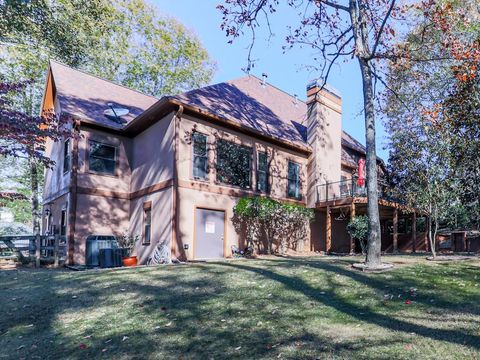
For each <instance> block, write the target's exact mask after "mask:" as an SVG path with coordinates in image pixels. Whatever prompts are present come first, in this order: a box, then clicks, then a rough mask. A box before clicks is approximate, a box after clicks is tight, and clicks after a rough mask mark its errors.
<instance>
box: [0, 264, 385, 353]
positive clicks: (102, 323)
mask: <svg viewBox="0 0 480 360" xmlns="http://www.w3.org/2000/svg"><path fill="white" fill-rule="evenodd" d="M222 265H225V264H222ZM242 267H243V266H242ZM245 270H248V272H247V273H243V274H242V275H238V274H236V275H235V274H234V275H235V276H240V277H242V279H245V277H247V278H248V274H249V272H250V268H249V267H245ZM231 275H232V274H231V268H230V267H220V266H211V265H208V264H207V265H201V264H199V265H190V266H188V267H185V268H182V267H173V268H169V269H168V268H158V269H145V270H143V269H142V270H140V269H137V270H127V271H111V272H97V273H95V272H91V273H63V274H62V273H55V272H51V273H46V274H40V273H38V274H35V273H31V274H18V279H19V280H15V281H12V280H10V281H8V282H6V283H5V284H4V285H5V286H4V287H2V288H0V300H2V302H3V303H4V304H5V306H4V308H3V311H4V313H3V316H4V318H3V320H2V319H0V346H1V347H2V349H4V350H5V351H9V354H10V356H11V357H12V358H19V357H27V358H49V359H64V358H68V359H86V358H89V359H90V358H102V357H103V358H105V357H106V358H126V359H129V358H161V359H166V358H175V359H178V358H184V359H189V358H210V357H213V358H243V359H245V358H247V359H253V358H270V357H277V355H278V353H279V351H285V349H286V348H290V350H288V351H289V354H290V355H289V354H288V353H287V354H284V356H283V358H289V357H290V358H298V357H299V356H300V357H301V358H316V357H318V354H321V353H322V352H323V353H325V354H332V353H335V352H338V353H342V352H346V353H347V354H350V353H351V352H352V351H362V349H364V348H365V347H376V346H378V347H382V346H388V345H391V343H392V341H391V340H388V341H387V340H381V341H376V340H372V341H370V342H367V343H361V342H358V341H345V342H342V343H335V344H333V343H332V341H331V338H329V337H326V336H325V337H322V336H319V335H318V334H313V333H311V332H309V331H308V330H304V331H302V329H296V330H298V331H297V333H295V334H293V333H292V326H293V325H292V324H295V323H301V322H302V321H305V318H304V316H302V315H298V316H295V315H294V314H288V315H285V318H283V314H282V315H281V316H282V318H281V319H279V318H278V315H273V314H272V313H271V311H270V310H269V309H267V306H266V304H267V303H272V302H273V303H274V304H280V303H281V304H283V305H284V306H285V300H286V299H282V298H279V299H266V297H265V296H264V293H263V292H257V291H255V290H253V289H251V290H250V291H249V286H250V285H249V284H248V283H246V284H244V285H240V287H239V289H238V292H234V291H233V292H232V288H231V287H229V286H230V285H231V284H229V282H230V281H231ZM267 275H269V274H268V273H267ZM229 276H230V278H229ZM2 280H4V278H3V277H2ZM254 280H255V279H252V281H254ZM18 281H20V282H22V283H18ZM249 281H250V280H249ZM242 286H243V287H242ZM294 296H298V295H297V294H295V295H294ZM12 298H15V300H12ZM4 300H5V301H4ZM287 300H288V299H287ZM262 304H263V305H264V306H265V308H262ZM286 304H288V303H286ZM259 322H263V323H268V322H271V323H273V324H274V325H275V329H273V328H271V327H269V326H261V325H258V323H259ZM82 344H84V346H85V348H82V347H84V346H83V345H82ZM297 348H298V349H297ZM280 349H282V350H280ZM297 351H298V352H300V353H301V355H298V352H297ZM296 354H297V355H298V356H297V355H296ZM309 354H311V355H309ZM314 354H316V355H314ZM1 357H2V356H0V358H1ZM7 357H8V356H7Z"/></svg>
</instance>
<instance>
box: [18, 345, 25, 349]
mask: <svg viewBox="0 0 480 360" xmlns="http://www.w3.org/2000/svg"><path fill="white" fill-rule="evenodd" d="M24 347H25V345H20V346H19V347H18V348H17V350H22V349H23V348H24Z"/></svg>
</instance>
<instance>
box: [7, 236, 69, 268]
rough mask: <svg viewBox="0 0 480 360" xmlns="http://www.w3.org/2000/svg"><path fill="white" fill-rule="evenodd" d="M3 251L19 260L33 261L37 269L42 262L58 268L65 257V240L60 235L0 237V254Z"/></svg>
mask: <svg viewBox="0 0 480 360" xmlns="http://www.w3.org/2000/svg"><path fill="white" fill-rule="evenodd" d="M5 250H9V251H10V252H12V253H15V254H16V255H17V257H18V258H19V259H20V260H24V261H35V266H37V267H39V266H40V263H41V261H42V260H43V261H47V262H53V265H54V266H55V267H58V266H59V264H60V262H61V261H62V260H63V261H64V260H65V258H66V255H67V251H66V250H67V246H66V238H65V236H60V235H18V236H0V252H5ZM25 254H27V255H25Z"/></svg>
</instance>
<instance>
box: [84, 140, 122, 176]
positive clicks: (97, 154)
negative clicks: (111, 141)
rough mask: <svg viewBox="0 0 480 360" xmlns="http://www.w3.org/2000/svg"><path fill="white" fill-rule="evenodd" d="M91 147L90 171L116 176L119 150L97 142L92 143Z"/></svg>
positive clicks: (90, 143)
mask: <svg viewBox="0 0 480 360" xmlns="http://www.w3.org/2000/svg"><path fill="white" fill-rule="evenodd" d="M89 146H90V151H89V158H88V164H89V170H90V171H94V172H98V173H101V174H108V175H115V167H116V156H117V148H116V147H115V146H111V145H106V144H102V143H99V142H96V141H90V142H89Z"/></svg>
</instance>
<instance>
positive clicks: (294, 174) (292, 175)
mask: <svg viewBox="0 0 480 360" xmlns="http://www.w3.org/2000/svg"><path fill="white" fill-rule="evenodd" d="M287 195H288V197H291V198H295V199H300V198H301V194H300V165H299V164H297V163H294V162H293V161H289V162H288V191H287Z"/></svg>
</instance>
